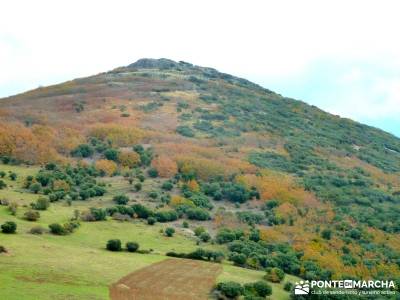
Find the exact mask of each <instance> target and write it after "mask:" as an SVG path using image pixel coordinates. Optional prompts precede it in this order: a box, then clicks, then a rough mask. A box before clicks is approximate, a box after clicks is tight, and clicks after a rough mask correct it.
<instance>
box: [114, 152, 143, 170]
mask: <svg viewBox="0 0 400 300" xmlns="http://www.w3.org/2000/svg"><path fill="white" fill-rule="evenodd" d="M118 161H119V162H120V164H121V165H122V166H124V167H128V168H134V167H136V166H138V165H139V164H140V155H139V154H137V153H136V152H126V151H124V152H121V153H120V154H119V155H118Z"/></svg>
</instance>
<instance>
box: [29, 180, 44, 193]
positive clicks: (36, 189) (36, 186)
mask: <svg viewBox="0 0 400 300" xmlns="http://www.w3.org/2000/svg"><path fill="white" fill-rule="evenodd" d="M41 189H42V185H41V184H40V183H38V182H35V183H32V184H31V185H30V186H29V190H30V191H31V192H32V193H35V194H37V193H39V192H40V190H41Z"/></svg>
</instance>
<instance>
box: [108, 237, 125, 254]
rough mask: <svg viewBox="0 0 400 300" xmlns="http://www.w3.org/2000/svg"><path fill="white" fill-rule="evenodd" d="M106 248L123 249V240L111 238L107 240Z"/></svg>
mask: <svg viewBox="0 0 400 300" xmlns="http://www.w3.org/2000/svg"><path fill="white" fill-rule="evenodd" d="M106 248H107V250H109V251H122V246H121V240H118V239H114V240H109V241H108V242H107V245H106Z"/></svg>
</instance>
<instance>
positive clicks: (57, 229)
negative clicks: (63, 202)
mask: <svg viewBox="0 0 400 300" xmlns="http://www.w3.org/2000/svg"><path fill="white" fill-rule="evenodd" d="M49 228H50V232H51V233H52V234H55V235H66V234H67V231H66V230H65V228H64V226H62V225H61V224H58V223H53V224H50V225H49Z"/></svg>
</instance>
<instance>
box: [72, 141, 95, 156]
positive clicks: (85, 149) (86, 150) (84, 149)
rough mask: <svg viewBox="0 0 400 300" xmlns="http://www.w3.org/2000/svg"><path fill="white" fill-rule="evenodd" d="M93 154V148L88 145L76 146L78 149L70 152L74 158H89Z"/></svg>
mask: <svg viewBox="0 0 400 300" xmlns="http://www.w3.org/2000/svg"><path fill="white" fill-rule="evenodd" d="M93 153H94V150H93V147H92V146H91V145H89V144H81V145H78V147H76V148H75V149H74V150H72V151H71V155H72V156H74V157H90V156H92V155H93Z"/></svg>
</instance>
